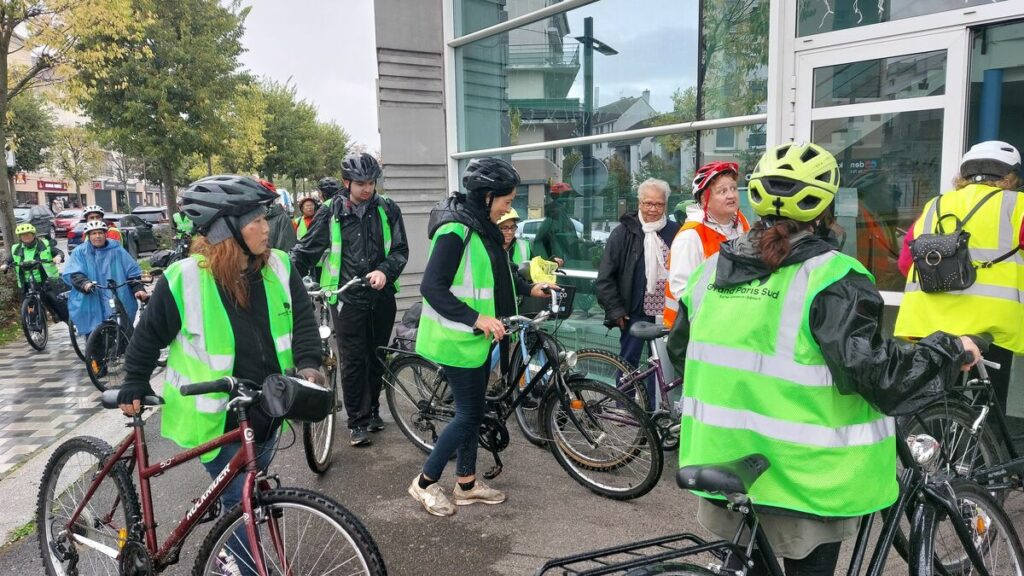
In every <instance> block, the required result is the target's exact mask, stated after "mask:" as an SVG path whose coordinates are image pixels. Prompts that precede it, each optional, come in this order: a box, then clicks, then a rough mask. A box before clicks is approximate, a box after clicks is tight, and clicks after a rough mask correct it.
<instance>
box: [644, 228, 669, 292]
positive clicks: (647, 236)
mask: <svg viewBox="0 0 1024 576" xmlns="http://www.w3.org/2000/svg"><path fill="white" fill-rule="evenodd" d="M639 218H640V228H641V229H643V231H644V272H645V273H646V274H647V293H648V294H653V293H654V290H655V287H656V286H657V283H658V280H665V279H666V278H668V270H666V269H665V263H664V262H663V261H662V260H661V237H660V236H658V232H660V231H661V229H662V228H664V227H665V223H666V222H667V221H668V219H667V218H668V217H667V216H666V215H665V214H662V215H661V219H660V220H655V221H654V222H644V219H643V216H639Z"/></svg>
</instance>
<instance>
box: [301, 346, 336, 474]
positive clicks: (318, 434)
mask: <svg viewBox="0 0 1024 576" xmlns="http://www.w3.org/2000/svg"><path fill="white" fill-rule="evenodd" d="M330 354H331V356H333V354H334V352H333V351H331V352H330ZM332 360H333V358H332ZM328 364H330V366H328ZM335 366H336V364H334V363H333V362H329V361H328V360H326V359H325V361H324V372H325V374H326V375H327V380H328V383H329V384H330V387H331V392H332V393H333V394H332V402H333V403H334V405H332V406H331V411H330V412H329V413H328V414H327V417H326V418H324V419H323V420H321V421H320V422H303V423H302V449H303V452H305V454H306V464H307V465H308V466H309V469H310V470H312V471H313V472H316V473H317V474H324V473H326V472H327V471H328V470H330V468H331V464H332V463H333V448H334V432H335V424H336V421H337V414H338V411H337V409H336V408H337V405H338V371H337V369H336V368H335Z"/></svg>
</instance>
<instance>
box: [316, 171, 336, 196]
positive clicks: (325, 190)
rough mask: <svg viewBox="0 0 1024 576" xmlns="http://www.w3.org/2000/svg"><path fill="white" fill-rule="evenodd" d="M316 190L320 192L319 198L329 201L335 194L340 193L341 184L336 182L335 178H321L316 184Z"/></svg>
mask: <svg viewBox="0 0 1024 576" xmlns="http://www.w3.org/2000/svg"><path fill="white" fill-rule="evenodd" d="M316 189H317V190H319V191H320V197H321V198H323V199H324V200H330V199H331V198H333V197H334V195H335V194H337V193H338V192H340V191H341V183H339V182H338V179H337V178H332V177H330V176H328V177H326V178H321V179H320V181H319V182H317V184H316Z"/></svg>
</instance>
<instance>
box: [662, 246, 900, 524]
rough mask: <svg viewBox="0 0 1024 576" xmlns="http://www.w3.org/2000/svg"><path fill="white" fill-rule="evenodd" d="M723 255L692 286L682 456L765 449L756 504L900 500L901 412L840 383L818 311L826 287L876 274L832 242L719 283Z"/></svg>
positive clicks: (835, 506) (845, 510) (850, 508)
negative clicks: (795, 260)
mask: <svg viewBox="0 0 1024 576" xmlns="http://www.w3.org/2000/svg"><path fill="white" fill-rule="evenodd" d="M718 258H719V256H718V255H717V254H716V255H715V256H712V257H711V258H710V259H709V260H707V261H706V262H705V263H704V264H702V265H701V266H700V267H698V268H697V270H696V271H695V272H694V274H693V276H691V278H696V279H698V281H697V282H689V283H688V284H687V287H686V290H685V292H684V294H683V297H682V302H683V304H685V305H686V310H687V312H688V314H689V319H690V341H689V345H688V347H687V349H686V370H685V375H684V381H685V382H686V386H685V387H684V389H683V405H682V413H683V416H682V426H681V429H680V432H679V437H680V438H681V439H682V442H681V443H680V446H679V465H680V466H681V467H682V466H689V465H701V464H710V463H715V462H725V461H729V460H733V459H737V458H741V457H743V456H747V455H749V454H754V453H760V454H764V455H765V456H767V457H768V459H769V460H770V461H771V468H769V469H768V470H767V471H766V472H765V473H764V474H763V475H762V476H761V477H760V478H759V479H758V480H757V482H756V483H754V485H753V487H752V488H751V489H750V497H751V500H752V501H753V502H754V504H755V505H761V506H772V507H777V508H783V509H787V510H795V511H799V512H804V513H808V514H813V515H817V516H824V517H852V516H861V515H864V514H869V513H871V512H875V511H877V510H881V509H882V508H885V507H887V506H889V505H891V504H892V503H893V502H894V501H895V500H896V496H897V493H898V485H897V481H896V444H895V442H896V439H895V424H894V422H893V420H892V419H891V418H888V417H885V416H883V415H882V414H880V413H879V412H878V411H877V410H875V409H874V408H873V407H872V406H871V405H870V404H869V403H868V402H867V401H866V400H864V398H863V397H862V396H860V395H857V394H849V395H846V394H840V393H839V391H838V389H837V388H836V387H835V385H834V384H833V381H832V374H831V372H830V371H829V369H828V366H826V364H825V359H824V357H823V356H822V354H821V349H820V348H819V346H818V344H817V342H815V340H814V337H813V336H812V334H811V329H810V324H809V322H808V315H809V314H810V308H811V302H812V301H813V300H814V298H815V296H817V295H818V293H820V292H821V291H822V290H824V289H825V288H827V287H828V286H829V285H831V284H833V283H834V282H836V281H837V280H839V279H841V278H843V277H844V276H846V274H847V273H849V272H850V271H851V270H852V271H856V272H859V273H861V274H864V275H866V276H868V277H870V274H869V273H868V272H867V270H865V268H864V267H863V266H862V265H861V264H860V263H859V262H857V261H856V260H854V259H852V258H850V257H848V256H846V255H843V254H840V253H838V252H828V253H826V254H822V255H820V256H817V257H814V258H811V259H809V260H807V261H805V262H802V263H799V264H793V265H790V266H785V267H782V268H780V269H779V270H777V271H776V272H775V273H774V274H772V275H771V276H770V277H768V278H766V279H763V280H761V279H758V280H754V281H752V282H750V283H748V284H744V285H741V286H734V287H730V288H717V287H715V285H714V281H715V273H716V268H717V264H718ZM737 319H743V320H742V321H737ZM724 326H728V329H723V327H724ZM700 495H701V496H704V497H709V498H717V496H711V495H709V494H703V493H702V494H700Z"/></svg>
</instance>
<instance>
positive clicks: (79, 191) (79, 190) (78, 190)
mask: <svg viewBox="0 0 1024 576" xmlns="http://www.w3.org/2000/svg"><path fill="white" fill-rule="evenodd" d="M75 198H77V199H78V207H79V208H85V198H83V197H82V185H81V184H79V183H78V182H77V181H76V182H75Z"/></svg>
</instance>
